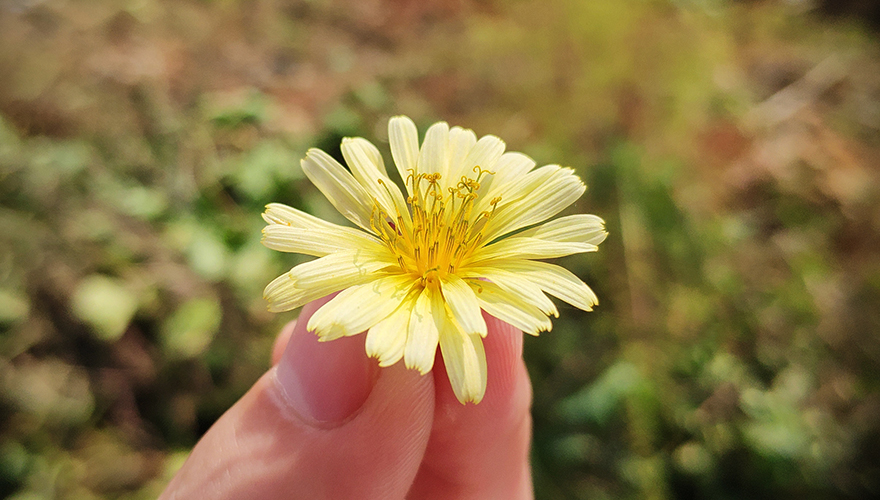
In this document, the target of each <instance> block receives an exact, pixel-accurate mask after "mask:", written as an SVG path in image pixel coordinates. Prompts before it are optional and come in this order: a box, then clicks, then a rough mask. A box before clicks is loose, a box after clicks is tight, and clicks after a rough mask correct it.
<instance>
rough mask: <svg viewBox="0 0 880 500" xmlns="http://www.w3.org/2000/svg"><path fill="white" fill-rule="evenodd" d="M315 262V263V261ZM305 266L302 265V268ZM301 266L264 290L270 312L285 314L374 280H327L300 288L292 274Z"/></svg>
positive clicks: (357, 278) (276, 279) (365, 277)
mask: <svg viewBox="0 0 880 500" xmlns="http://www.w3.org/2000/svg"><path fill="white" fill-rule="evenodd" d="M313 262H314V261H313ZM302 265H304V264H300V266H302ZM298 267H299V266H297V267H295V268H293V269H291V271H290V272H287V273H285V274H282V275H281V276H279V277H277V278H275V279H274V280H272V282H271V283H269V284H268V285H266V288H265V289H264V290H263V298H264V299H266V301H267V302H268V303H269V311H271V312H284V311H290V310H291V309H296V308H298V307H300V306H303V305H305V304H307V303H308V302H311V301H313V300H316V299H320V298H321V297H325V296H327V295H330V294H331V293H333V292H338V291H339V290H342V289H343V288H347V287H349V286H353V285H359V284H361V283H364V282H366V281H369V280H370V279H372V278H371V277H370V276H354V277H351V279H349V280H348V281H346V280H341V279H337V280H327V281H325V282H323V283H319V284H317V285H315V286H310V287H308V288H299V287H298V286H297V283H296V281H295V280H294V279H293V277H292V276H291V272H293V271H294V270H296V269H297V268H298Z"/></svg>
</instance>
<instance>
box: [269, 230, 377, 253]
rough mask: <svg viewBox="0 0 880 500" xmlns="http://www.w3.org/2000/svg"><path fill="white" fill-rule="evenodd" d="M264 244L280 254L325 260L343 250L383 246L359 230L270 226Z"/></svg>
mask: <svg viewBox="0 0 880 500" xmlns="http://www.w3.org/2000/svg"><path fill="white" fill-rule="evenodd" d="M262 242H263V245H265V246H266V247H267V248H271V249H272V250H278V251H279V252H293V253H301V254H305V255H314V256H316V257H323V256H325V255H327V254H330V253H333V252H338V251H341V250H350V249H354V248H363V247H368V248H371V247H381V246H382V243H381V242H380V241H379V240H378V239H376V238H375V237H373V236H371V235H369V234H367V233H365V232H363V231H359V230H357V229H353V228H343V227H339V226H336V227H333V228H330V227H311V228H302V227H294V226H286V225H282V224H269V225H268V226H266V227H264V228H263V239H262Z"/></svg>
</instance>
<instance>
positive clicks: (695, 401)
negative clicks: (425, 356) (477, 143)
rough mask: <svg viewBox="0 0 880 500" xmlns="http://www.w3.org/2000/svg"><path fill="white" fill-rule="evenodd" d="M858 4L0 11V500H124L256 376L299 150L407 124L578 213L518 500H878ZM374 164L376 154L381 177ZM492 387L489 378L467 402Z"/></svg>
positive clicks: (868, 144)
mask: <svg viewBox="0 0 880 500" xmlns="http://www.w3.org/2000/svg"><path fill="white" fill-rule="evenodd" d="M878 30H880V8H878V4H877V3H876V2H873V1H870V0H862V1H859V0H849V1H843V0H839V1H835V0H827V1H820V0H786V1H783V0H778V1H777V0H763V1H761V0H753V1H732V0H630V1H620V0H595V1H575V0H571V1H539V0H481V1H476V0H475V1H466V0H427V1H426V0H422V1H420V0H183V1H179V0H130V1H110V0H85V1H75V2H74V1H67V0H2V1H0V249H2V252H0V332H2V333H0V497H7V498H14V499H16V500H25V499H27V500H31V499H52V498H64V499H67V498H71V499H117V498H118V499H148V498H154V497H155V496H156V495H158V493H159V492H160V491H161V490H162V488H163V486H164V485H165V484H166V482H167V481H168V479H169V478H170V476H171V475H172V474H173V473H174V471H175V470H176V469H177V467H179V466H180V464H181V463H182V461H183V460H184V459H185V457H186V456H187V453H188V451H189V450H190V448H191V447H192V446H193V444H194V443H195V442H196V441H197V440H198V438H199V436H200V435H201V434H202V433H204V432H205V430H206V429H208V427H210V425H211V424H212V423H213V422H214V421H215V420H216V419H217V418H218V417H219V416H220V415H221V414H222V413H223V412H224V410H225V409H226V408H228V407H229V406H230V405H231V404H233V402H234V401H236V399H238V398H239V397H240V396H241V395H242V394H243V393H244V392H245V391H246V390H247V388H248V387H249V386H250V385H251V384H252V383H253V382H254V381H255V380H256V379H257V378H258V377H259V376H260V375H261V374H262V373H263V372H264V371H265V370H266V369H267V368H268V364H269V354H270V350H271V345H272V341H273V339H274V336H275V334H276V333H277V332H278V330H279V328H280V327H281V325H283V324H284V323H285V322H287V321H289V320H291V319H293V317H294V316H295V313H287V314H281V315H273V314H270V313H268V312H266V306H265V304H264V302H263V299H262V298H261V292H262V289H263V287H264V286H265V285H266V283H268V282H269V281H270V280H271V279H272V278H274V277H275V276H277V275H278V274H280V273H282V272H283V271H285V270H287V269H289V268H290V267H292V266H293V265H294V264H296V263H298V262H301V261H302V259H300V258H299V257H297V256H292V255H289V254H281V253H277V252H271V251H269V250H267V249H265V248H263V247H262V246H261V245H260V230H261V228H262V226H263V222H262V220H261V219H260V213H261V212H262V209H263V206H264V205H265V204H266V203H268V202H272V201H279V202H284V203H287V204H290V205H293V206H296V207H299V208H301V209H303V210H307V211H309V212H311V213H314V214H317V215H319V216H322V217H325V218H328V219H331V220H336V221H338V220H339V216H338V215H336V214H335V213H334V212H333V210H332V207H330V205H329V204H328V203H327V202H326V201H325V200H324V199H323V197H322V196H321V195H320V193H319V192H318V191H317V190H316V189H315V188H314V187H313V186H312V185H311V184H310V183H308V181H307V180H304V178H303V174H302V172H301V170H300V168H299V159H300V158H301V157H302V156H303V154H304V152H305V150H306V149H307V148H308V147H311V146H317V147H321V148H324V149H325V150H327V151H328V152H330V153H332V154H334V155H336V156H339V150H338V145H339V140H340V139H341V138H342V137H344V136H350V135H359V136H363V137H366V138H368V139H370V140H372V141H373V142H375V143H377V144H378V145H379V147H380V149H381V150H382V151H383V152H385V153H386V155H387V151H388V145H387V131H386V127H387V119H388V117H390V116H393V115H395V114H401V113H403V114H407V115H409V116H411V117H413V118H414V119H415V120H416V122H417V123H418V124H419V125H420V128H421V129H422V130H424V127H425V126H426V125H428V124H430V123H433V122H434V121H437V120H447V121H449V122H450V123H451V124H458V125H463V126H465V127H468V128H472V129H474V130H475V131H476V132H477V134H478V135H483V134H489V133H491V134H496V135H498V136H500V137H501V138H503V139H504V140H505V141H506V142H507V144H508V148H509V149H510V150H514V151H522V152H525V153H527V154H529V155H530V156H532V157H533V158H535V159H536V161H537V162H538V164H539V165H540V164H545V163H562V164H564V165H571V166H573V167H574V168H575V169H576V170H577V171H578V173H579V175H581V176H582V178H584V179H585V181H586V182H587V184H588V185H589V190H588V191H587V194H586V195H585V196H584V197H583V198H582V199H581V200H579V202H578V203H577V206H576V207H575V210H576V211H578V212H587V213H595V214H598V215H600V216H602V217H604V218H605V220H606V221H607V222H608V228H609V232H610V236H609V238H608V240H607V241H606V242H605V243H604V244H603V245H602V246H601V249H600V251H599V252H598V253H596V254H588V255H586V256H583V255H581V256H576V257H572V258H567V259H563V262H562V263H563V264H564V265H565V266H566V267H568V268H570V269H572V270H574V271H575V272H576V273H577V274H579V275H580V276H581V277H582V278H583V279H584V280H585V281H586V282H587V283H589V284H590V285H592V286H593V288H594V289H595V290H596V292H597V293H598V295H599V297H600V300H601V304H600V306H599V307H598V308H597V309H596V311H595V312H593V313H589V314H586V313H581V312H579V311H577V310H575V309H573V308H571V307H567V306H562V307H561V308H560V309H561V317H560V318H559V319H558V320H555V322H554V326H555V327H554V329H553V331H552V332H549V333H546V334H543V335H542V336H541V337H540V338H526V340H525V357H526V360H527V363H528V367H529V371H530V373H531V376H532V381H533V384H534V409H533V414H534V446H533V452H532V461H533V470H534V481H535V489H536V496H537V498H538V499H651V500H661V499H679V498H680V499H691V498H694V499H696V498H713V499H742V498H757V499H760V498H773V499H777V498H791V499H832V498H835V499H836V498H841V499H846V498H852V499H867V498H878V497H880V43H878V36H877V35H878ZM386 161H390V156H386ZM490 383H491V382H490Z"/></svg>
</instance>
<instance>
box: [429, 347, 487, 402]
mask: <svg viewBox="0 0 880 500" xmlns="http://www.w3.org/2000/svg"><path fill="white" fill-rule="evenodd" d="M440 351H441V352H442V353H443V364H444V366H446V373H447V374H448V376H449V383H450V384H451V385H452V391H453V392H454V393H455V397H456V398H458V400H459V401H461V403H462V404H464V403H467V402H468V401H473V402H474V403H479V402H480V401H481V400H482V399H483V396H484V395H485V394H486V378H487V377H486V352H485V350H484V349H483V340H482V339H481V338H480V336H479V335H466V334H463V333H461V332H457V331H451V330H449V331H444V332H441V333H440Z"/></svg>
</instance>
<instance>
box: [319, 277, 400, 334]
mask: <svg viewBox="0 0 880 500" xmlns="http://www.w3.org/2000/svg"><path fill="white" fill-rule="evenodd" d="M412 284H413V279H412V278H411V277H410V276H401V275H393V276H386V277H384V278H379V279H376V280H373V281H370V282H369V283H365V284H363V285H356V286H352V287H349V288H346V289H345V290H343V291H342V292H340V293H339V295H337V296H336V297H334V298H333V299H332V300H331V301H330V302H327V303H326V304H324V305H323V306H322V307H321V308H320V309H318V310H317V311H316V312H315V314H313V315H312V317H311V318H309V323H308V330H309V331H314V332H315V333H317V334H318V336H319V337H321V340H333V339H336V338H339V337H343V336H349V335H357V334H359V333H363V332H365V331H367V330H368V329H370V328H371V327H372V326H374V325H375V324H376V323H378V322H380V321H382V320H384V319H385V318H387V317H388V316H389V315H390V314H391V313H392V312H394V310H395V309H397V307H398V306H399V305H400V303H401V301H403V299H404V297H406V295H407V292H409V289H410V288H412Z"/></svg>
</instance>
